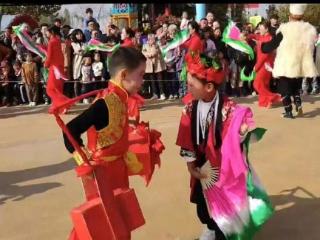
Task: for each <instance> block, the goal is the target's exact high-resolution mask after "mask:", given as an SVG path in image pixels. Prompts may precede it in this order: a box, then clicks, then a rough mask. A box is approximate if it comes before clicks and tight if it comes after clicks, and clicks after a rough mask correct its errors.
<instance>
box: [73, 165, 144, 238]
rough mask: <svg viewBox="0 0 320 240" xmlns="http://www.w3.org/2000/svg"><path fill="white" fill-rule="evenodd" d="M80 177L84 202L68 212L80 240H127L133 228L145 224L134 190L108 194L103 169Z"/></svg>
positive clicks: (100, 167) (109, 192)
mask: <svg viewBox="0 0 320 240" xmlns="http://www.w3.org/2000/svg"><path fill="white" fill-rule="evenodd" d="M94 172H95V174H94V175H92V176H84V177H82V182H83V187H84V190H85V195H86V198H87V202H86V203H84V204H82V205H81V206H79V207H77V208H74V209H73V210H72V211H71V218H72V221H73V224H74V227H75V232H76V235H77V236H78V239H79V240H100V239H101V240H102V239H104V240H106V239H108V240H109V239H110V240H120V239H121V240H128V239H130V233H131V231H133V230H134V229H136V228H138V227H140V226H142V225H144V224H145V219H144V217H143V214H142V211H141V208H140V206H139V203H138V200H137V198H136V195H135V192H134V190H133V189H116V190H114V191H111V190H110V188H109V187H108V183H107V181H106V178H105V177H104V176H105V170H104V168H103V166H95V170H94Z"/></svg>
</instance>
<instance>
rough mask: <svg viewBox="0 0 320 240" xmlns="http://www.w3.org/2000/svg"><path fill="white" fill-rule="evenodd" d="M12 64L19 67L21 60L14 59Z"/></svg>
mask: <svg viewBox="0 0 320 240" xmlns="http://www.w3.org/2000/svg"><path fill="white" fill-rule="evenodd" d="M12 66H19V67H21V66H22V64H21V62H20V61H19V60H16V61H14V62H13V64H12Z"/></svg>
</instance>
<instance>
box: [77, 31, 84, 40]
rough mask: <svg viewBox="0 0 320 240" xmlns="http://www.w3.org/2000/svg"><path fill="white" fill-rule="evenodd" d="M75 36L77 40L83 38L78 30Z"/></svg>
mask: <svg viewBox="0 0 320 240" xmlns="http://www.w3.org/2000/svg"><path fill="white" fill-rule="evenodd" d="M76 38H77V40H78V41H81V40H82V38H83V36H82V33H80V32H79V33H77V34H76Z"/></svg>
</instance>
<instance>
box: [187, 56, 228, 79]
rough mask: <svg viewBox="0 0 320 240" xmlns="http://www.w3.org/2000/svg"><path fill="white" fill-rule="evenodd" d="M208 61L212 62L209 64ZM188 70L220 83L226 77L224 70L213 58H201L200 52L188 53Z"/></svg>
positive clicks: (200, 77)
mask: <svg viewBox="0 0 320 240" xmlns="http://www.w3.org/2000/svg"><path fill="white" fill-rule="evenodd" d="M208 61H209V62H210V63H209V64H208ZM186 63H187V71H188V72H189V73H190V74H191V75H194V76H195V77H196V78H199V79H201V80H205V81H207V82H211V83H214V84H217V85H220V84H221V83H222V82H223V79H224V74H225V73H224V71H223V69H222V68H221V66H220V65H219V64H218V63H217V62H216V61H215V60H214V59H212V58H209V57H204V58H201V56H200V54H187V56H186Z"/></svg>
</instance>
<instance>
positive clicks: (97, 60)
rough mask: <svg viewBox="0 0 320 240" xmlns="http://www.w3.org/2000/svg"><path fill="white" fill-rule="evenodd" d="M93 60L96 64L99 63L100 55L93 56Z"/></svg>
mask: <svg viewBox="0 0 320 240" xmlns="http://www.w3.org/2000/svg"><path fill="white" fill-rule="evenodd" d="M94 60H95V61H96V62H100V54H95V55H94Z"/></svg>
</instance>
